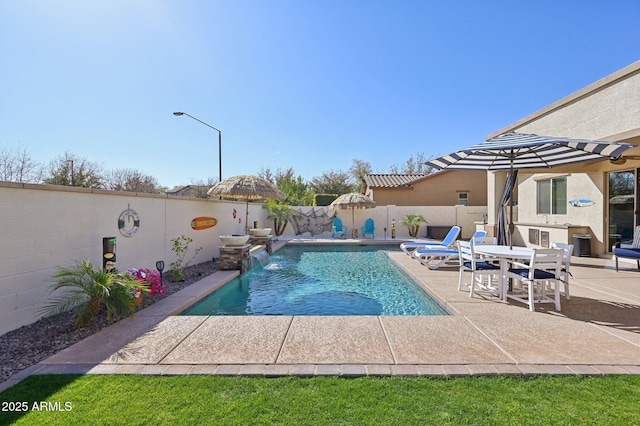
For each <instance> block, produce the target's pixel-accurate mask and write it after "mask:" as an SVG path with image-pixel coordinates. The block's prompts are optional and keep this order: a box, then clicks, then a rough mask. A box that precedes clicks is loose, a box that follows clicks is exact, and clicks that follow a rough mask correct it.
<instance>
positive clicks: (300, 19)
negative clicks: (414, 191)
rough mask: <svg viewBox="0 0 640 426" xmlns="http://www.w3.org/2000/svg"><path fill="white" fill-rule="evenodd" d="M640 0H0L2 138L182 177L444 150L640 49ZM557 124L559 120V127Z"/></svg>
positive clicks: (377, 162)
mask: <svg viewBox="0 0 640 426" xmlns="http://www.w3.org/2000/svg"><path fill="white" fill-rule="evenodd" d="M639 16H640V1H636V0H599V1H595V0H553V1H551V0H549V1H547V0H537V1H523V0H520V1H513V0H510V1H491V0H487V1H477V0H470V1H455V0H452V1H437V2H432V1H427V0H423V1H391V0H389V1H376V0H367V1H360V0H351V1H348V0H340V1H334V0H323V1H316V0H291V1H288V0H269V1H267V0H253V1H242V0H230V1H226V0H225V1H213V0H212V1H205V0H199V1H197V0H148V1H141V0H140V1H131V0H109V1H98V0H92V1H85V0H66V1H62V0H55V1H53V0H20V1H11V0H0V52H1V61H2V66H0V85H1V95H0V149H3V148H7V147H8V148H9V149H14V148H16V147H22V148H25V149H26V150H27V151H29V152H30V153H31V156H32V157H33V158H34V160H36V161H38V162H43V163H45V162H48V161H49V160H51V159H53V158H55V157H57V156H58V155H60V154H62V153H64V152H65V151H69V152H71V153H73V154H75V155H78V156H80V157H84V158H87V159H88V160H91V161H94V162H97V163H100V164H102V166H103V167H104V168H105V169H112V168H136V169H139V170H141V171H143V172H144V173H146V174H150V175H152V176H155V177H156V178H157V179H158V181H159V182H160V184H162V185H165V186H168V187H172V186H174V185H180V184H188V183H190V182H191V181H193V180H206V179H207V178H209V177H213V178H217V175H218V147H217V137H218V135H217V132H215V131H213V130H212V129H209V128H208V127H206V126H204V125H202V124H200V123H198V122H196V121H194V120H192V119H190V118H188V117H185V116H183V117H174V116H173V115H172V112H174V111H184V112H187V113H189V114H191V115H193V116H195V117H197V118H199V119H200V120H202V121H205V122H207V123H209V124H210V125H212V126H214V127H217V128H218V129H220V130H222V136H223V141H222V143H223V154H222V161H223V178H224V177H229V176H232V175H238V174H256V173H257V172H259V171H260V169H261V168H262V167H270V168H272V169H273V170H275V169H277V168H278V167H280V168H289V167H292V168H293V169H294V170H295V172H296V174H298V175H302V176H303V177H304V178H305V179H306V180H311V179H312V178H313V177H315V176H319V175H321V174H322V173H323V172H325V171H330V170H334V171H338V170H342V171H346V170H347V169H348V168H349V166H350V165H351V163H352V160H353V159H360V160H364V161H368V162H369V163H371V165H372V167H373V171H374V172H378V173H386V172H388V171H389V167H390V166H391V165H392V164H401V163H404V162H405V161H406V160H407V159H408V158H409V157H410V156H411V155H416V154H417V153H420V152H421V153H424V154H425V156H426V157H430V156H436V155H442V154H446V153H448V152H451V151H454V150H456V149H459V148H462V147H464V146H467V145H471V144H475V143H478V142H481V141H482V140H484V139H485V137H486V136H487V135H488V134H490V133H492V132H494V131H496V130H499V129H501V128H502V127H505V126H506V125H508V124H510V123H512V122H514V121H516V120H518V119H520V118H522V117H524V116H526V115H528V114H530V113H532V112H535V111H537V110H539V109H541V108H543V107H545V106H547V105H548V104H550V103H552V102H554V101H556V100H558V99H560V98H562V97H564V96H566V95H569V94H571V93H573V92H575V91H576V90H579V89H580V88H582V87H584V86H585V85H587V84H590V83H592V82H594V81H596V80H599V79H600V78H603V77H605V76H607V75H609V74H611V73H612V72H615V71H616V70H618V69H620V68H623V67H624V66H627V65H629V64H631V63H633V62H635V61H636V60H638V59H640V55H639V54H638V53H639V50H640V48H639V46H640V25H638V21H637V19H638V17H639ZM558 136H561V135H558Z"/></svg>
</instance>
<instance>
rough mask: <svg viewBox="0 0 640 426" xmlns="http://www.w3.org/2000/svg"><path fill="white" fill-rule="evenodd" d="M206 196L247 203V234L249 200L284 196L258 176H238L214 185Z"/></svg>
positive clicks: (273, 198)
mask: <svg viewBox="0 0 640 426" xmlns="http://www.w3.org/2000/svg"><path fill="white" fill-rule="evenodd" d="M207 194H209V195H211V196H221V197H225V198H233V199H236V200H246V201H247V214H246V219H245V228H244V229H245V232H246V233H247V234H248V233H249V200H283V199H284V198H285V195H284V194H283V193H282V192H280V190H279V189H278V188H277V187H276V186H275V185H274V184H272V183H271V182H269V181H268V180H266V179H263V178H261V177H259V176H253V175H239V176H233V177H230V178H227V179H224V180H223V181H221V182H218V183H217V184H215V185H214V186H213V187H212V188H211V189H209V191H207Z"/></svg>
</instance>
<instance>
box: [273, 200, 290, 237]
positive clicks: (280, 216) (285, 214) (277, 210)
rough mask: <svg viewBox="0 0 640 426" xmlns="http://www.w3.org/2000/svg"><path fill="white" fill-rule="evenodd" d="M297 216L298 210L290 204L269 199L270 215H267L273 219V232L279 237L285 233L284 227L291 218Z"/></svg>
mask: <svg viewBox="0 0 640 426" xmlns="http://www.w3.org/2000/svg"><path fill="white" fill-rule="evenodd" d="M295 216H298V212H297V211H295V210H294V209H292V208H291V207H290V206H289V205H287V204H282V203H278V202H276V201H273V200H271V201H269V215H268V216H267V217H268V218H269V219H273V232H274V233H275V234H276V236H277V237H279V236H280V235H282V234H283V233H284V229H285V228H286V227H287V224H288V223H289V220H291V218H292V217H295Z"/></svg>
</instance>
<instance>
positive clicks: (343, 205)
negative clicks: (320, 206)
mask: <svg viewBox="0 0 640 426" xmlns="http://www.w3.org/2000/svg"><path fill="white" fill-rule="evenodd" d="M375 206H376V202H375V201H373V200H372V199H371V198H369V197H367V196H366V195H362V194H358V193H356V192H350V193H349V194H344V195H341V196H339V197H338V198H336V199H335V200H333V203H331V204H329V208H330V209H333V210H349V209H350V210H351V237H352V238H355V234H356V232H357V231H356V228H355V219H354V210H355V209H370V208H373V207H375Z"/></svg>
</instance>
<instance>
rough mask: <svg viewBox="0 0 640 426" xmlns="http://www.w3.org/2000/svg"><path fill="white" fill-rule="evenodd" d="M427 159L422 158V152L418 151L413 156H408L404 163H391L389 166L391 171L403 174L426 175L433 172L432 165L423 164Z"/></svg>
mask: <svg viewBox="0 0 640 426" xmlns="http://www.w3.org/2000/svg"><path fill="white" fill-rule="evenodd" d="M426 161H427V160H426V159H425V158H424V154H423V153H422V152H419V153H418V154H417V155H416V157H415V158H414V157H413V155H412V156H411V157H409V159H408V160H407V162H406V163H404V164H401V165H397V164H393V165H392V166H391V167H389V171H390V172H391V173H396V174H403V175H414V174H418V175H422V174H424V175H426V174H429V173H432V172H433V167H430V166H427V165H426V164H425V162H426Z"/></svg>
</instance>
